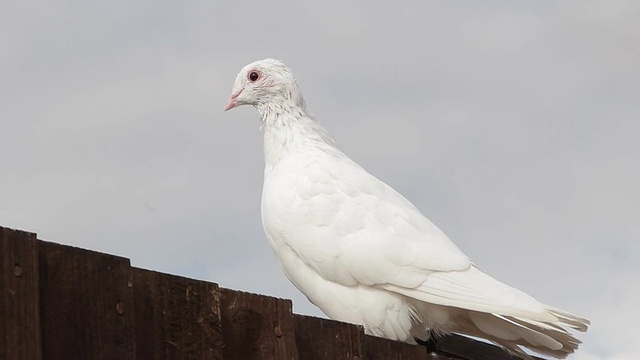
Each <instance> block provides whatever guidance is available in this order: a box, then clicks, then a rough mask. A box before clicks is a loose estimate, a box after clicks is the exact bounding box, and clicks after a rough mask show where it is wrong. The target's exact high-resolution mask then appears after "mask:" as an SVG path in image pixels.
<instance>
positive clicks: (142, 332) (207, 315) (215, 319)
mask: <svg viewBox="0 0 640 360" xmlns="http://www.w3.org/2000/svg"><path fill="white" fill-rule="evenodd" d="M133 285H134V286H133V287H134V296H135V313H136V353H137V358H138V359H144V360H160V359H175V360H188V359H193V360H196V359H198V360H217V359H222V348H223V340H222V325H221V320H220V292H219V290H218V285H217V284H214V283H209V282H205V281H198V280H193V279H187V278H183V277H179V276H173V275H167V274H162V273H158V272H154V271H149V270H143V269H137V268H133Z"/></svg>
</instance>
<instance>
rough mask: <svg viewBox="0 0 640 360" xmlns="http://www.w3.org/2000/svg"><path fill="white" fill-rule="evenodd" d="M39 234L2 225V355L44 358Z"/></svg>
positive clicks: (10, 358)
mask: <svg viewBox="0 0 640 360" xmlns="http://www.w3.org/2000/svg"><path fill="white" fill-rule="evenodd" d="M38 304H39V293H38V241H37V240H36V234H32V233H27V232H22V231H17V230H11V229H7V228H3V227H0V359H3V360H18V359H30V360H31V359H33V360H40V359H42V354H41V351H40V349H41V342H40V309H39V305H38Z"/></svg>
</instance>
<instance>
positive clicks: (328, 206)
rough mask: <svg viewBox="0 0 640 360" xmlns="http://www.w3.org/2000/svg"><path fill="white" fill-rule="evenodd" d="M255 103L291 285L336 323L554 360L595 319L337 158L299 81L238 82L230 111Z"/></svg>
mask: <svg viewBox="0 0 640 360" xmlns="http://www.w3.org/2000/svg"><path fill="white" fill-rule="evenodd" d="M240 105H253V106H254V107H255V108H256V109H258V111H259V113H260V116H261V125H262V128H263V130H264V156H265V170H264V185H263V190H262V224H263V227H264V231H265V233H266V236H267V238H268V239H269V242H270V243H271V246H272V248H273V250H274V252H275V254H276V256H277V258H278V260H279V262H280V265H281V266H282V269H283V270H284V272H285V274H286V275H287V277H288V278H289V280H291V282H292V283H293V284H294V285H295V286H296V287H297V288H298V289H299V290H300V291H302V292H303V293H304V294H305V295H306V296H307V298H308V299H309V301H311V302H312V303H313V304H315V305H316V306H318V307H319V308H320V309H322V311H323V312H324V313H326V314H327V315H328V316H329V317H330V318H332V319H335V320H340V321H345V322H350V323H354V324H360V325H363V326H364V328H365V331H366V332H367V333H368V334H371V335H376V336H380V337H385V338H388V339H394V340H399V341H405V342H408V343H415V340H414V339H422V340H426V339H427V338H428V337H429V336H430V335H431V334H433V335H436V336H439V335H444V334H448V333H460V334H465V335H471V336H476V337H480V338H484V339H487V340H490V341H492V342H494V343H496V344H499V345H501V346H503V347H504V348H506V349H507V350H508V351H511V352H513V353H516V354H518V355H519V356H522V357H525V358H529V355H527V353H526V352H525V351H524V349H525V348H526V349H529V350H533V351H535V352H537V353H540V354H544V355H547V356H552V357H556V358H565V357H566V356H567V355H568V354H570V353H572V352H574V351H575V350H576V349H577V348H578V345H579V344H580V341H579V340H578V339H576V338H575V337H574V336H573V335H572V334H571V333H569V332H568V331H567V330H566V328H573V329H577V330H579V331H586V330H587V327H588V324H589V321H588V320H587V319H584V318H581V317H578V316H575V315H573V314H570V313H568V312H566V311H563V310H560V309H557V308H554V307H551V306H548V305H545V304H542V303H540V302H538V301H537V300H535V299H534V298H533V297H531V296H529V295H527V294H525V293H524V292H522V291H520V290H517V289H514V288H512V287H510V286H507V285H505V284H503V283H501V282H499V281H497V280H495V279H493V278H492V277H490V276H489V275H486V274H485V273H483V272H482V271H480V270H479V269H478V268H477V267H476V266H475V265H474V264H473V263H472V262H471V261H470V260H469V258H467V257H466V256H465V255H464V254H463V253H462V252H461V251H460V249H458V248H457V247H456V245H454V244H453V242H451V240H449V238H448V237H447V236H446V235H445V234H444V233H443V232H442V231H441V230H440V229H439V228H438V227H436V226H435V225H434V224H433V223H431V221H429V220H428V219H427V218H426V217H425V216H424V215H422V213H420V211H419V210H418V209H417V208H416V207H415V206H414V205H413V204H411V202H409V201H408V200H407V199H406V198H404V197H403V196H402V195H400V194H399V193H398V192H397V191H395V190H394V189H392V188H391V187H390V186H389V185H387V184H385V183H384V182H382V181H380V180H379V179H377V178H376V177H374V176H373V175H371V174H369V173H368V172H367V171H365V170H364V169H363V168H362V167H360V166H359V165H358V164H356V163H355V162H354V161H353V160H351V159H350V158H349V157H347V156H346V155H345V154H344V153H342V152H341V151H340V150H338V149H337V148H336V146H335V144H334V142H333V141H332V140H331V138H330V137H329V135H328V134H327V132H326V131H325V130H324V128H322V126H320V125H319V124H318V123H317V122H316V121H315V120H314V119H312V118H311V117H310V116H309V115H308V114H307V111H306V105H305V101H304V98H303V97H302V93H301V92H300V89H299V88H298V83H297V81H296V79H295V78H294V76H293V73H292V72H291V70H290V69H289V68H287V67H286V66H285V65H284V64H283V63H282V62H280V61H277V60H273V59H265V60H260V61H256V62H253V63H251V64H249V65H247V66H245V67H244V68H243V69H242V70H241V71H240V73H239V74H238V76H237V78H236V80H235V84H234V86H233V92H232V95H231V98H230V99H229V102H228V103H227V105H226V106H225V108H224V109H225V111H226V110H229V109H232V108H235V107H237V106H240Z"/></svg>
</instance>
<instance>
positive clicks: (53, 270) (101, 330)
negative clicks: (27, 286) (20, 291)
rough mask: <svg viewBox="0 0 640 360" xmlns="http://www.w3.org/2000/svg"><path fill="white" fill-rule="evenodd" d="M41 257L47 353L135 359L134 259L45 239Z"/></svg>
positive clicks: (56, 357)
mask: <svg viewBox="0 0 640 360" xmlns="http://www.w3.org/2000/svg"><path fill="white" fill-rule="evenodd" d="M39 258H40V315H41V331H42V353H43V358H45V359H47V360H69V359H91V360H103V359H104V360H113V359H118V360H128V359H135V343H134V340H135V336H134V325H135V322H134V307H133V283H132V278H131V267H130V265H129V260H128V259H125V258H121V257H117V256H112V255H106V254H101V253H98V252H94V251H89V250H83V249H78V248H74V247H70V246H63V245H59V244H54V243H49V242H44V241H41V242H40V243H39Z"/></svg>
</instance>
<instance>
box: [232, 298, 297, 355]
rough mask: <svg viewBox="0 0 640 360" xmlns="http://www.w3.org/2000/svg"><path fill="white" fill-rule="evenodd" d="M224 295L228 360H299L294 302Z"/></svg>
mask: <svg viewBox="0 0 640 360" xmlns="http://www.w3.org/2000/svg"><path fill="white" fill-rule="evenodd" d="M220 292H221V293H222V302H221V313H222V331H223V338H224V342H225V347H224V358H225V360H235V359H238V360H253V359H256V360H258V359H287V360H289V359H297V358H298V352H297V349H296V341H295V333H294V326H293V313H292V312H291V301H290V300H283V299H276V298H273V297H268V296H263V295H256V294H250V293H245V292H241V291H233V290H229V289H223V288H221V289H220Z"/></svg>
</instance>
